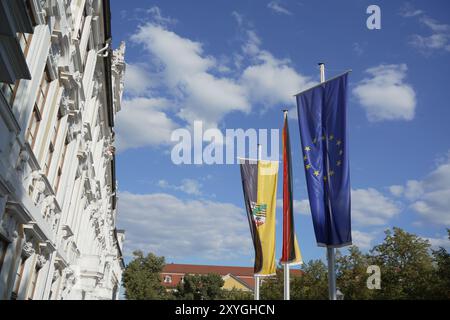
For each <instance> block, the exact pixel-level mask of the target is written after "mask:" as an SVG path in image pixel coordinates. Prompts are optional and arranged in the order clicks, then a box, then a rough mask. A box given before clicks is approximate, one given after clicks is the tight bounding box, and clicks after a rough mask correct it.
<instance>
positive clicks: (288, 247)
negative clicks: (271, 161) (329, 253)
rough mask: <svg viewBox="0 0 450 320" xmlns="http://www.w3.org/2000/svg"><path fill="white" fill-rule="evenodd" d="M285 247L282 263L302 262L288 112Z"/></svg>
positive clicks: (284, 162) (284, 159)
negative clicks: (295, 218)
mask: <svg viewBox="0 0 450 320" xmlns="http://www.w3.org/2000/svg"><path fill="white" fill-rule="evenodd" d="M282 139H283V248H282V256H281V260H280V262H281V263H288V264H300V263H302V257H301V254H300V249H299V247H298V242H297V238H296V236H295V227H294V204H293V199H292V190H293V183H292V166H291V164H292V157H291V143H290V138H289V125H288V119H287V112H285V115H284V126H283V138H282Z"/></svg>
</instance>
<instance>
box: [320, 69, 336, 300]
mask: <svg viewBox="0 0 450 320" xmlns="http://www.w3.org/2000/svg"><path fill="white" fill-rule="evenodd" d="M319 67H320V82H321V83H323V82H325V64H324V63H323V62H319ZM334 254H335V252H334V248H330V247H327V260H328V296H329V299H330V300H336V272H335V270H334V267H335V256H334Z"/></svg>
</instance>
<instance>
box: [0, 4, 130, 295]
mask: <svg viewBox="0 0 450 320" xmlns="http://www.w3.org/2000/svg"><path fill="white" fill-rule="evenodd" d="M110 21H111V16H110V4H109V1H107V0H72V1H71V0H46V1H42V0H41V1H37V0H2V1H1V2H0V89H1V90H0V299H52V300H59V299H116V298H117V297H118V294H119V286H120V282H121V276H122V270H123V268H124V262H123V258H122V253H121V252H122V243H123V239H124V232H123V231H121V230H117V229H116V214H117V197H116V176H115V156H114V152H115V148H114V131H113V127H114V117H115V114H116V112H118V111H119V110H120V103H121V98H122V90H123V76H124V72H125V62H124V53H125V45H124V44H123V43H122V44H121V45H120V47H119V48H118V49H116V50H112V48H111V23H110Z"/></svg>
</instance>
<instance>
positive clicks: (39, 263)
mask: <svg viewBox="0 0 450 320" xmlns="http://www.w3.org/2000/svg"><path fill="white" fill-rule="evenodd" d="M46 263H47V259H46V258H45V257H44V256H43V255H41V254H40V255H39V256H38V257H37V260H36V266H37V267H38V268H39V269H41V268H42V267H43V266H44V265H45V264H46Z"/></svg>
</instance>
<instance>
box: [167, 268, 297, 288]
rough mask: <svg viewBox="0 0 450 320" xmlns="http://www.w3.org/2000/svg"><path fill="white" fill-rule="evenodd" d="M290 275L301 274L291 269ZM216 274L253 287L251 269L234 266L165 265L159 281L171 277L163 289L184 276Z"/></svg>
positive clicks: (176, 282) (253, 280)
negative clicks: (236, 279)
mask: <svg viewBox="0 0 450 320" xmlns="http://www.w3.org/2000/svg"><path fill="white" fill-rule="evenodd" d="M290 271H291V275H293V276H299V275H302V274H303V272H302V271H301V270H299V269H291V270H290ZM208 273H216V274H219V275H221V276H226V275H227V274H232V275H233V276H235V277H236V278H239V279H240V280H242V281H243V282H245V283H246V284H247V285H248V286H249V287H250V288H254V287H255V278H254V277H253V267H235V266H211V265H196V264H176V263H170V264H166V265H165V266H164V268H163V270H162V272H161V278H162V279H161V280H163V279H164V276H165V275H170V276H171V277H172V282H171V283H164V282H163V285H164V286H165V287H169V288H172V287H176V286H177V284H178V283H179V282H180V281H181V278H182V276H183V275H184V274H208Z"/></svg>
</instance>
